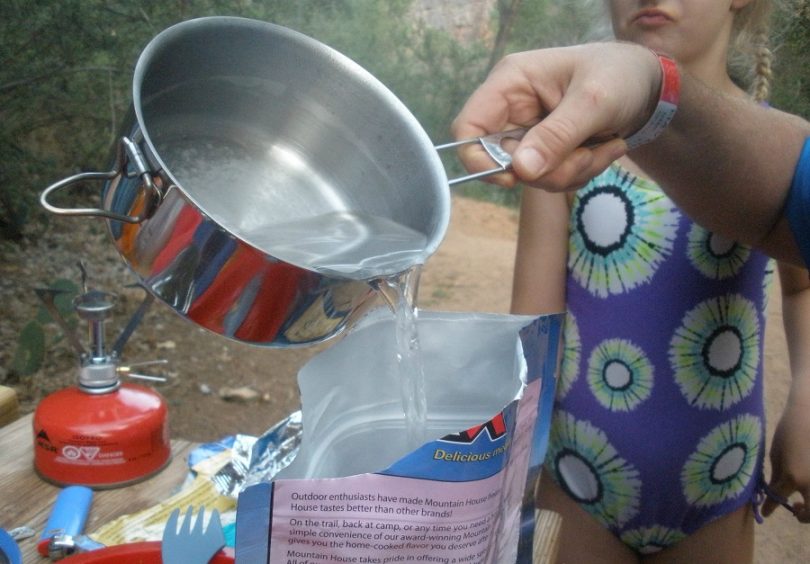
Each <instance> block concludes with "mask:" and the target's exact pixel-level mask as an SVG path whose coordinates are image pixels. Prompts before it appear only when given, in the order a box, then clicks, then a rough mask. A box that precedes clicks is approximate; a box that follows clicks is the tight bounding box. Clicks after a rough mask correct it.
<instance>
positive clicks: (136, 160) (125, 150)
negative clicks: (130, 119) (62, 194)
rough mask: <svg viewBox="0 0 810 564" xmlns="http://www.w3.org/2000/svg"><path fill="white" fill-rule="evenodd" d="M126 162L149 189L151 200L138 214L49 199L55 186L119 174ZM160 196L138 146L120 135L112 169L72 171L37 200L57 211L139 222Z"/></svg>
mask: <svg viewBox="0 0 810 564" xmlns="http://www.w3.org/2000/svg"><path fill="white" fill-rule="evenodd" d="M127 164H131V165H132V168H133V169H134V173H135V175H137V176H139V177H140V179H141V182H142V183H143V187H144V189H145V190H146V191H148V192H149V193H150V201H149V203H148V204H147V205H146V206H145V207H144V211H143V212H141V213H139V214H138V215H124V214H120V213H115V212H111V211H108V210H104V209H101V208H60V207H57V206H54V205H53V204H51V203H50V202H48V197H49V196H50V195H51V194H52V193H53V192H56V191H57V190H61V189H62V188H67V187H68V186H70V185H72V184H79V183H81V182H84V181H86V180H102V181H105V180H113V179H115V178H116V177H118V176H122V175H124V174H126V169H127ZM162 199H163V194H162V193H161V191H160V189H159V188H158V187H157V186H156V185H155V183H154V181H153V180H152V173H151V172H150V171H149V169H148V168H147V166H146V162H145V160H144V158H143V156H142V155H141V152H140V150H139V149H138V146H137V145H136V144H135V143H133V142H132V141H131V140H130V139H128V138H127V137H122V138H121V141H120V143H119V144H118V147H117V150H116V156H115V164H114V166H113V169H112V170H110V171H109V172H82V173H79V174H74V175H73V176H69V177H67V178H63V179H62V180H60V181H59V182H55V183H54V184H51V185H50V186H48V187H47V188H46V189H45V190H44V191H43V192H42V194H41V195H40V196H39V203H40V204H41V205H42V207H44V208H45V209H46V210H48V211H49V212H51V213H55V214H57V215H86V216H93V217H106V218H108V219H115V220H118V221H124V222H126V223H141V222H142V221H145V220H146V219H148V218H149V217H151V215H152V213H153V212H154V211H155V208H156V207H157V205H158V204H160V202H161V200H162Z"/></svg>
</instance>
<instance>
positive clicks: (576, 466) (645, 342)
mask: <svg viewBox="0 0 810 564" xmlns="http://www.w3.org/2000/svg"><path fill="white" fill-rule="evenodd" d="M569 234H570V237H569V258H568V280H567V302H568V308H569V316H568V322H567V324H566V330H565V335H566V342H565V352H564V358H563V363H562V367H561V376H560V381H559V383H558V394H557V401H556V406H555V413H554V416H553V423H552V430H551V437H550V441H549V448H548V454H547V457H546V468H547V470H548V471H549V473H550V474H551V475H552V476H553V478H554V479H555V480H556V481H557V483H558V484H559V485H560V486H561V487H562V489H563V490H564V491H565V492H567V493H568V495H569V496H571V497H572V498H573V499H574V500H576V501H577V502H578V503H579V504H580V505H581V506H582V507H583V508H585V509H586V510H587V511H588V512H589V513H590V514H591V515H593V516H594V517H595V518H596V519H597V520H598V521H599V522H600V523H602V524H603V525H604V526H605V527H607V528H608V529H610V530H611V531H612V532H613V533H614V534H616V535H617V536H618V537H619V538H620V539H621V540H622V541H623V542H625V543H626V544H627V545H628V546H630V547H631V548H633V549H634V550H636V551H637V552H638V553H641V554H647V553H651V552H655V551H657V550H660V549H662V548H664V547H667V546H670V545H672V544H674V543H676V542H678V541H679V540H681V539H682V538H684V537H685V536H687V535H689V534H691V533H693V532H694V531H696V530H697V529H698V528H700V527H701V526H703V525H705V524H706V523H708V522H710V521H712V520H713V519H716V518H718V517H720V516H722V515H725V514H727V513H730V512H732V511H734V510H735V509H737V508H739V507H741V506H742V505H744V504H746V503H750V502H752V500H753V498H754V495H755V493H756V489H757V485H758V481H759V480H760V477H761V472H762V459H763V450H764V449H763V443H764V438H763V433H764V407H763V390H762V360H763V335H764V325H765V315H764V310H765V304H766V301H767V290H768V287H769V285H770V280H771V279H772V273H773V266H772V263H771V262H770V261H769V260H768V259H767V258H766V257H765V256H764V255H762V254H760V253H757V252H755V251H752V250H751V249H750V248H748V247H745V246H743V245H740V244H737V243H735V242H733V241H729V240H726V239H724V238H722V237H719V236H716V235H714V234H712V233H711V232H709V231H707V230H705V229H703V228H701V227H699V226H698V225H696V224H695V223H694V222H692V221H691V220H689V219H688V218H687V217H686V216H685V215H684V214H682V213H681V212H680V211H679V210H678V208H677V207H676V206H675V205H674V204H673V203H672V201H671V200H669V198H667V197H666V196H665V195H664V194H663V192H661V190H660V189H659V188H658V186H657V185H655V184H654V183H653V182H650V181H647V180H644V179H639V178H637V177H635V176H634V175H632V174H630V173H628V172H626V171H625V170H624V169H622V168H620V167H618V166H613V167H611V168H610V169H608V170H607V171H606V172H605V173H603V174H602V175H600V176H599V177H597V178H596V179H594V180H593V181H592V182H591V183H590V184H589V185H588V186H587V187H586V188H584V189H582V190H580V191H579V192H578V193H577V195H576V198H575V200H574V205H573V209H572V214H571V220H570V229H569Z"/></svg>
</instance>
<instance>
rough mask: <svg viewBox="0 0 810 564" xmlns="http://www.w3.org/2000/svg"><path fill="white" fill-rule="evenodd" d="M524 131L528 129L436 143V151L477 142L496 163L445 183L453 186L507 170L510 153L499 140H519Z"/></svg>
mask: <svg viewBox="0 0 810 564" xmlns="http://www.w3.org/2000/svg"><path fill="white" fill-rule="evenodd" d="M526 131H528V130H527V129H525V128H519V129H511V130H509V131H502V132H500V133H492V134H490V135H486V136H484V137H476V138H474V139H464V140H462V141H455V142H452V143H445V144H444V145H436V147H435V149H436V150H437V151H443V150H444V149H454V148H456V147H461V146H462V145H472V144H476V143H478V144H480V145H481V146H482V147H483V148H484V150H485V151H486V152H487V154H488V155H489V158H491V159H492V160H493V161H494V162H495V164H496V165H497V167H495V168H491V169H489V170H484V171H481V172H474V173H472V174H468V175H467V176H461V177H459V178H451V179H450V180H449V181H448V182H447V183H448V184H449V185H450V186H455V185H456V184H462V183H464V182H469V181H470V180H478V179H479V178H485V177H487V176H492V175H493V174H498V173H499V172H504V171H507V170H509V169H510V168H512V155H511V154H510V153H509V152H508V151H507V150H506V149H505V148H504V147H503V145H501V142H502V141H503V140H504V139H514V140H515V141H520V140H521V139H523V136H524V135H525V134H526Z"/></svg>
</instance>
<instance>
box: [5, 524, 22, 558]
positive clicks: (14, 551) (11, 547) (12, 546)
mask: <svg viewBox="0 0 810 564" xmlns="http://www.w3.org/2000/svg"><path fill="white" fill-rule="evenodd" d="M6 562H7V563H8V564H22V553H20V548H19V547H18V546H17V543H16V542H15V541H14V539H13V538H11V535H9V534H8V533H7V532H6V531H5V530H3V529H0V563H2V564H5V563H6Z"/></svg>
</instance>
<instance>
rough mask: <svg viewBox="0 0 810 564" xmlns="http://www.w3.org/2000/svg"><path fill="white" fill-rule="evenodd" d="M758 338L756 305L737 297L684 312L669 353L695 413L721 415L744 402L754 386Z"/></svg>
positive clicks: (704, 303) (676, 375)
mask: <svg viewBox="0 0 810 564" xmlns="http://www.w3.org/2000/svg"><path fill="white" fill-rule="evenodd" d="M759 338H760V337H759V321H758V317H757V310H756V306H755V305H754V304H753V303H752V302H751V301H750V300H747V299H745V298H744V297H742V296H740V295H736V294H735V295H730V296H723V297H720V298H717V299H710V300H706V301H705V302H702V303H700V304H698V305H697V306H696V307H694V308H693V309H691V310H689V311H688V312H687V313H686V315H685V316H684V318H683V321H682V323H681V326H680V327H678V329H676V331H675V335H674V336H673V337H672V340H671V342H670V348H669V360H670V364H671V366H672V370H673V371H674V373H675V381H676V382H677V383H678V386H679V387H680V390H681V393H682V394H683V395H684V397H685V398H686V400H687V401H688V402H689V403H690V404H691V405H694V406H696V407H698V408H701V409H719V410H725V409H728V408H729V407H731V406H733V405H734V404H736V403H737V402H739V401H740V400H742V399H743V398H745V397H747V396H748V395H749V394H750V393H751V391H752V390H753V389H754V384H755V382H756V376H757V366H758V363H759V354H760V353H759Z"/></svg>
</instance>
